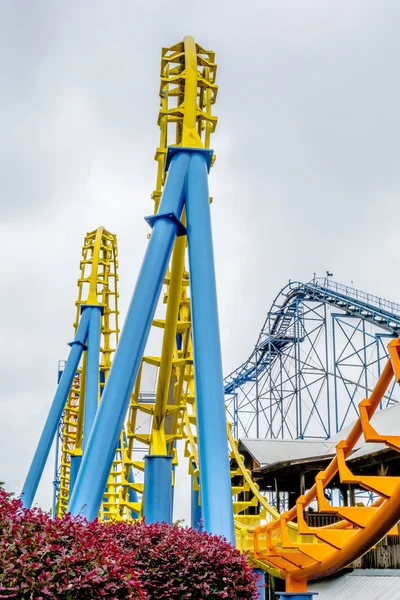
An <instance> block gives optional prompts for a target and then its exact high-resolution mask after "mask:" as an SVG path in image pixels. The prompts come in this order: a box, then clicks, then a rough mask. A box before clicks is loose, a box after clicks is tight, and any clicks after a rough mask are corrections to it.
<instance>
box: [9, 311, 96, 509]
mask: <svg viewBox="0 0 400 600" xmlns="http://www.w3.org/2000/svg"><path fill="white" fill-rule="evenodd" d="M90 314H91V313H90V309H89V310H87V311H85V312H84V313H83V314H82V316H81V318H80V321H79V326H78V330H77V332H76V336H75V339H74V341H73V342H71V343H70V344H69V345H70V346H71V350H70V353H69V356H68V360H67V362H66V365H65V367H64V371H63V374H62V376H61V379H60V383H59V384H58V386H57V391H56V393H55V396H54V399H53V402H52V405H51V408H50V411H49V414H48V417H47V419H46V423H45V425H44V428H43V431H42V435H41V437H40V440H39V443H38V446H37V448H36V452H35V455H34V457H33V460H32V464H31V466H30V469H29V472H28V475H27V477H26V480H25V483H24V487H23V488H22V492H21V500H22V504H23V506H24V507H25V508H30V507H31V506H32V502H33V499H34V497H35V494H36V490H37V487H38V485H39V481H40V478H41V476H42V473H43V469H44V467H45V464H46V461H47V458H48V456H49V452H50V449H51V445H52V443H53V440H54V436H55V434H56V431H57V427H58V424H59V422H60V419H61V415H62V412H63V410H64V407H65V403H66V401H67V399H68V394H69V391H70V389H71V385H72V382H73V380H74V377H75V375H76V371H77V369H78V366H79V361H80V359H81V356H82V353H83V351H84V349H85V347H86V346H85V344H86V338H87V333H88V327H89V320H90Z"/></svg>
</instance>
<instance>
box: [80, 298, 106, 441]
mask: <svg viewBox="0 0 400 600" xmlns="http://www.w3.org/2000/svg"><path fill="white" fill-rule="evenodd" d="M86 310H90V311H91V316H90V323H89V332H88V343H87V347H88V349H87V357H86V385H85V412H84V419H83V452H85V448H86V444H87V441H88V439H89V434H90V430H91V429H92V425H93V422H94V419H95V416H96V412H97V406H98V403H99V368H100V326H101V311H102V308H101V307H100V306H93V307H91V308H90V309H89V308H88V307H83V312H85V311H86Z"/></svg>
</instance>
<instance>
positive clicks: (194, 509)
mask: <svg viewBox="0 0 400 600" xmlns="http://www.w3.org/2000/svg"><path fill="white" fill-rule="evenodd" d="M193 479H194V476H193V475H192V495H191V526H192V527H193V529H198V530H199V531H200V530H201V529H202V520H203V515H202V512H201V504H200V491H199V490H195V489H194V485H193V483H194V481H193Z"/></svg>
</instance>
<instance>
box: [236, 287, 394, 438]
mask: <svg viewBox="0 0 400 600" xmlns="http://www.w3.org/2000/svg"><path fill="white" fill-rule="evenodd" d="M399 333H400V305H399V304H395V303H394V302H389V301H388V300H384V299H382V298H379V297H377V296H373V295H371V294H367V293H365V292H362V291H360V290H357V289H354V288H353V287H349V286H346V285H342V284H340V283H335V282H333V281H332V280H331V278H330V277H329V276H327V277H318V278H314V279H313V280H312V281H310V282H308V283H301V282H289V283H288V285H286V286H285V287H284V288H283V289H282V290H281V291H280V293H279V294H278V296H277V297H276V299H275V300H274V302H273V304H272V307H271V309H270V311H269V312H268V314H267V318H266V320H265V323H264V325H263V328H262V330H261V333H260V335H259V338H258V340H257V343H256V345H255V347H254V349H253V351H252V353H251V355H250V357H249V358H248V359H247V360H246V361H245V362H244V363H243V364H242V365H241V366H239V367H238V368H237V369H235V370H234V371H233V372H232V373H230V374H229V375H228V376H227V377H226V378H225V393H226V398H227V406H228V411H229V414H230V416H231V419H232V421H233V423H234V434H235V437H236V438H239V437H247V438H251V437H254V438H260V437H265V438H286V439H287V438H293V439H303V438H328V437H330V436H331V435H333V434H335V433H336V432H338V431H340V430H341V429H343V427H345V426H346V425H347V424H349V423H350V422H352V421H354V419H355V418H356V416H357V415H358V409H357V407H358V403H359V401H360V400H362V399H363V398H364V397H366V396H368V395H369V394H370V392H371V390H372V388H373V385H374V383H375V381H376V380H377V378H378V377H379V375H380V373H381V370H382V365H383V364H384V361H385V360H387V356H388V355H387V343H388V342H389V341H390V339H391V338H395V337H398V335H399ZM399 399H400V398H399V392H398V387H397V386H396V387H395V386H394V384H393V385H392V387H391V389H390V390H389V391H388V392H387V394H386V395H385V397H384V401H383V402H382V403H381V408H385V407H386V406H388V405H390V404H393V403H396V402H398V400H399Z"/></svg>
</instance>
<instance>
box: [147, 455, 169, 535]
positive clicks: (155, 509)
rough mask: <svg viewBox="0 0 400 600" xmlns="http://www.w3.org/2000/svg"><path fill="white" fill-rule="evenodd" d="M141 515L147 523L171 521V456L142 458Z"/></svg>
mask: <svg viewBox="0 0 400 600" xmlns="http://www.w3.org/2000/svg"><path fill="white" fill-rule="evenodd" d="M143 516H144V518H145V520H146V521H147V523H162V522H165V523H168V524H169V525H171V523H172V456H169V455H167V456H156V455H154V454H153V455H148V456H145V458H144V501H143Z"/></svg>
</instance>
